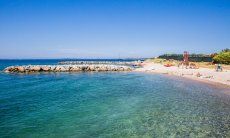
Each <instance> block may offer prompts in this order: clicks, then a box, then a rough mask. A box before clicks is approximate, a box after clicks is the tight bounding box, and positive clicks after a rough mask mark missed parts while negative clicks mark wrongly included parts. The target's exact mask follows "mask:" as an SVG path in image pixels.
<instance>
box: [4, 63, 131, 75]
mask: <svg viewBox="0 0 230 138" xmlns="http://www.w3.org/2000/svg"><path fill="white" fill-rule="evenodd" d="M132 69H133V68H131V67H129V66H120V65H104V64H98V65H91V64H89V65H87V64H85V65H27V66H10V67H7V68H5V69H4V71H5V72H16V73H23V72H77V71H131V70H132Z"/></svg>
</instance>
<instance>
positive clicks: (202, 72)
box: [135, 62, 230, 87]
mask: <svg viewBox="0 0 230 138" xmlns="http://www.w3.org/2000/svg"><path fill="white" fill-rule="evenodd" d="M135 71H141V72H151V73H161V74H168V75H175V76H180V77H185V78H189V79H193V80H198V81H204V82H209V83H212V84H213V83H216V84H224V85H226V86H228V87H230V70H226V69H224V70H223V71H222V72H216V71H215V70H214V69H208V68H199V69H186V68H179V67H177V66H171V67H165V66H164V65H162V64H158V63H152V62H144V63H143V64H142V68H138V69H136V70H135Z"/></svg>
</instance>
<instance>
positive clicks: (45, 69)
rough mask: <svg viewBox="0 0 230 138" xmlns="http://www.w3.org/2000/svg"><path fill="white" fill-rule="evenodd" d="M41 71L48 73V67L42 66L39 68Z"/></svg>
mask: <svg viewBox="0 0 230 138" xmlns="http://www.w3.org/2000/svg"><path fill="white" fill-rule="evenodd" d="M41 69H42V71H50V67H48V66H43V67H41Z"/></svg>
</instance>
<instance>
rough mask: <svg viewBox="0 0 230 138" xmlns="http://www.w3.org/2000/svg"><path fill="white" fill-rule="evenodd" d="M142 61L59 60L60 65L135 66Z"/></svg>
mask: <svg viewBox="0 0 230 138" xmlns="http://www.w3.org/2000/svg"><path fill="white" fill-rule="evenodd" d="M140 63H141V61H127V62H124V61H61V62H58V64H59V65H81V64H87V65H89V64H93V65H94V64H108V65H126V66H134V65H138V64H140Z"/></svg>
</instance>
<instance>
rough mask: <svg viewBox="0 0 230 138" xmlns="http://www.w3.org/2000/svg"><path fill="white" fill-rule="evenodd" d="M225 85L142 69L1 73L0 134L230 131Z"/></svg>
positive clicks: (150, 134) (227, 133)
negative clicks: (91, 71) (136, 70)
mask: <svg viewBox="0 0 230 138" xmlns="http://www.w3.org/2000/svg"><path fill="white" fill-rule="evenodd" d="M52 63H53V62H52ZM8 64H9V63H8ZM2 65H3V64H2ZM3 66H5V64H4V65H3ZM228 90H229V89H222V88H218V87H214V86H211V85H208V84H200V83H199V82H194V81H190V80H184V79H178V78H170V77H167V76H164V75H153V74H144V73H42V74H27V75H25V74H5V73H0V136H1V137H168V136H177V137H178V136H179V137H197V136H198V137H230V97H229V96H228V95H224V94H223V92H224V91H228Z"/></svg>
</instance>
